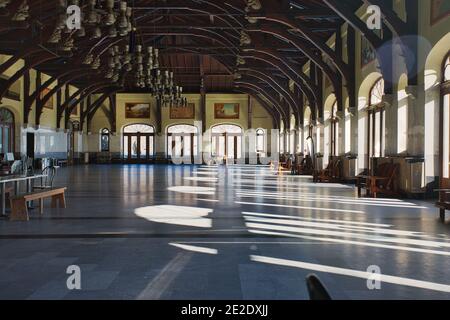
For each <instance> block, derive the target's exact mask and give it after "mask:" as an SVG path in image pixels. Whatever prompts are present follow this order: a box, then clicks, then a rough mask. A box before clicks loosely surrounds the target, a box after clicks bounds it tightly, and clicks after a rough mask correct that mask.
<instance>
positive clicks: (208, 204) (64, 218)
mask: <svg viewBox="0 0 450 320" xmlns="http://www.w3.org/2000/svg"><path fill="white" fill-rule="evenodd" d="M56 183H57V184H58V185H64V186H67V187H68V193H67V203H68V208H67V209H49V208H46V212H45V215H44V216H43V217H42V218H41V217H39V216H38V214H37V213H36V212H34V211H33V212H32V213H31V218H32V219H31V220H30V221H29V222H10V221H8V220H6V219H1V220H0V268H1V270H2V272H1V273H0V298H1V299H14V298H17V299H81V298H83V299H112V298H116V299H307V298H308V294H307V291H306V286H305V280H304V279H305V276H306V275H308V274H309V273H316V274H317V275H319V277H320V278H321V279H322V281H323V283H324V284H325V286H326V287H327V288H328V289H329V291H330V294H331V295H332V297H333V298H336V299H380V298H385V299H419V298H420V299H449V298H450V229H449V226H448V224H447V225H444V224H442V223H440V222H439V221H438V219H437V211H436V209H435V208H434V207H433V205H432V204H431V203H428V202H421V201H410V200H394V199H378V200H373V199H358V198H356V197H355V190H354V188H353V187H352V186H348V185H340V184H320V185H319V184H314V183H312V181H311V179H310V178H309V177H295V176H288V175H280V176H279V175H276V174H274V173H273V172H271V171H270V169H269V168H267V167H254V166H231V167H228V168H226V167H207V166H199V167H195V166H162V165H161V166H145V165H124V166H121V165H117V166H96V165H91V166H80V167H71V168H63V169H60V171H59V172H58V177H57V181H56ZM70 265H77V266H79V267H80V268H81V285H82V289H81V290H73V291H70V290H68V289H67V286H66V281H67V278H68V276H69V275H68V274H66V269H67V267H68V266H70ZM369 266H378V267H379V268H380V270H381V273H382V276H381V280H382V281H381V289H379V290H376V289H375V290H369V289H368V286H367V282H368V279H367V278H368V275H369V274H368V273H367V270H368V267H369ZM369 282H370V283H373V281H370V280H369Z"/></svg>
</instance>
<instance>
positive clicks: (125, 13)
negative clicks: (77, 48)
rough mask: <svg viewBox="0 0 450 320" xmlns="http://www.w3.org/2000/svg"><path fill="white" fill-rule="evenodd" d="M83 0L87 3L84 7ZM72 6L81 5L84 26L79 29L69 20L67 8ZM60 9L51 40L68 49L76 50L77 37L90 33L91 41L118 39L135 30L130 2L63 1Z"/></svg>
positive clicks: (63, 49)
mask: <svg viewBox="0 0 450 320" xmlns="http://www.w3.org/2000/svg"><path fill="white" fill-rule="evenodd" d="M81 2H83V6H80V5H81ZM72 5H75V6H79V7H80V8H81V10H82V11H81V27H80V28H79V29H76V30H71V29H69V28H68V27H67V23H66V22H67V19H68V15H67V7H68V6H72ZM58 11H59V15H58V22H57V24H56V27H55V29H54V31H53V33H52V35H51V37H50V39H49V40H48V42H49V43H52V44H59V46H60V49H61V50H62V51H65V52H70V51H72V50H73V49H74V38H73V37H74V36H75V37H78V38H84V37H87V36H88V37H89V40H95V39H100V38H102V37H109V38H116V37H118V36H120V37H125V36H127V35H128V34H129V33H130V32H131V31H132V30H133V25H132V21H131V20H132V8H131V7H129V6H128V4H127V2H126V1H120V2H119V4H118V5H116V4H115V1H114V0H85V1H81V0H59V10H58ZM63 34H67V35H68V36H63ZM93 60H95V59H93Z"/></svg>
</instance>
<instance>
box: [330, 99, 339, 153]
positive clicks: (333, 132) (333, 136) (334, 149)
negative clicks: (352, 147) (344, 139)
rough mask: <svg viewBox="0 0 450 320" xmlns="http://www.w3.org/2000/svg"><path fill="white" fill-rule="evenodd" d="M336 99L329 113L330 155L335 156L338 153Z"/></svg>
mask: <svg viewBox="0 0 450 320" xmlns="http://www.w3.org/2000/svg"><path fill="white" fill-rule="evenodd" d="M337 107H338V105H337V101H336V102H335V103H334V104H333V106H332V107H331V115H330V123H331V128H330V141H331V143H330V147H331V149H330V155H331V156H332V157H334V156H337V155H338V154H339V150H338V143H339V141H338V140H339V119H338V117H337V111H338V110H337Z"/></svg>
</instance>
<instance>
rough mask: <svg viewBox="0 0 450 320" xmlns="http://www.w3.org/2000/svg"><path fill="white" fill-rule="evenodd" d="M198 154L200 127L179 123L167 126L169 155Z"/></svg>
mask: <svg viewBox="0 0 450 320" xmlns="http://www.w3.org/2000/svg"><path fill="white" fill-rule="evenodd" d="M197 155H198V128H197V127H195V126H193V125H187V124H177V125H172V126H170V127H168V128H167V156H168V157H170V158H172V157H175V156H176V157H181V158H184V159H188V158H190V160H191V163H194V157H196V156H197Z"/></svg>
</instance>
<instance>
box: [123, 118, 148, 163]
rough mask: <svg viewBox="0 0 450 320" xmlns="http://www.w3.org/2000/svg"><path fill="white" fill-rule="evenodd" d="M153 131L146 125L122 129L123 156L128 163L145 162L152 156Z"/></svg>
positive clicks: (135, 125)
mask: <svg viewBox="0 0 450 320" xmlns="http://www.w3.org/2000/svg"><path fill="white" fill-rule="evenodd" d="M154 136H155V129H154V128H153V127H152V126H149V125H147V124H132V125H129V126H126V127H125V128H123V156H124V158H125V159H126V160H128V161H130V162H145V161H149V160H151V159H152V158H153V155H154Z"/></svg>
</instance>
